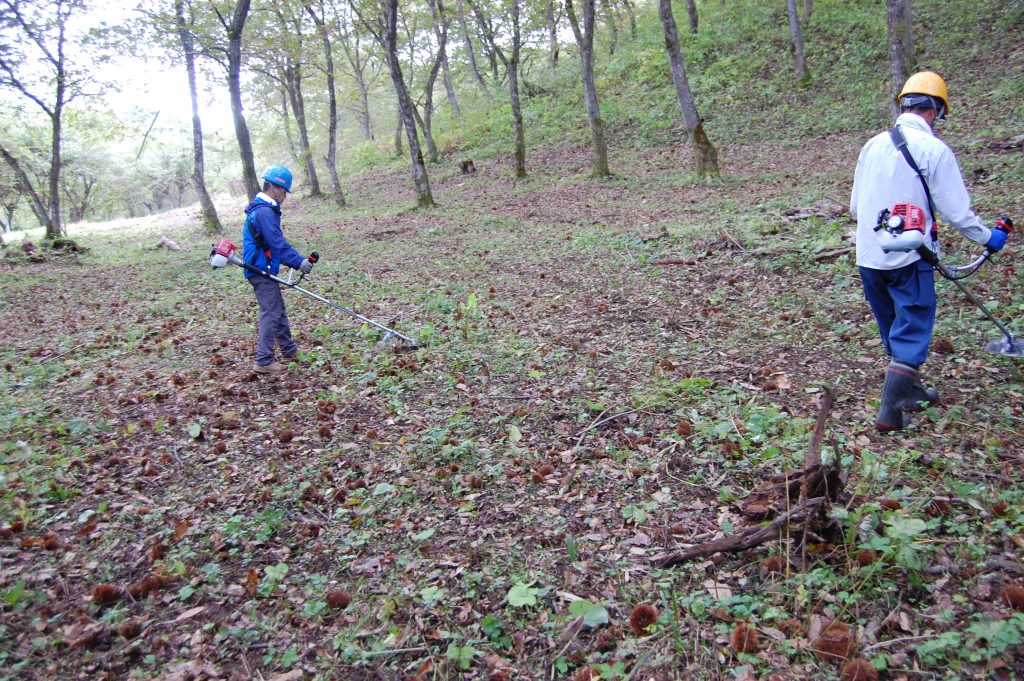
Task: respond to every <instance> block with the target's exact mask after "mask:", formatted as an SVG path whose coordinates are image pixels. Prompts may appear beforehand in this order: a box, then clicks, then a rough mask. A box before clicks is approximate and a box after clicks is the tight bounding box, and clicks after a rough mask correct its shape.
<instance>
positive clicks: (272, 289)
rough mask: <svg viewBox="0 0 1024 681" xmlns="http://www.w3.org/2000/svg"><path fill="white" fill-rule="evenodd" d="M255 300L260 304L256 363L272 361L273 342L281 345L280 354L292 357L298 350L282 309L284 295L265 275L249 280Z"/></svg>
mask: <svg viewBox="0 0 1024 681" xmlns="http://www.w3.org/2000/svg"><path fill="white" fill-rule="evenodd" d="M249 283H250V284H252V288H253V291H254V292H255V293H256V301H257V302H258V303H259V304H260V325H259V342H258V343H257V345H256V364H259V365H261V366H266V365H268V364H273V363H274V344H275V343H277V345H279V346H280V347H281V356H282V357H284V358H285V359H288V358H290V357H294V356H295V353H297V352H298V351H299V349H298V347H296V345H295V341H293V340H292V329H291V326H289V325H288V312H287V311H286V310H285V309H284V296H282V295H281V287H280V285H279V284H278V283H277V282H274V281H271V280H270V279H267V278H266V277H253V278H252V279H250V280H249Z"/></svg>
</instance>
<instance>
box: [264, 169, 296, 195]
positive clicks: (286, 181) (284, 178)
mask: <svg viewBox="0 0 1024 681" xmlns="http://www.w3.org/2000/svg"><path fill="white" fill-rule="evenodd" d="M262 179H264V180H266V181H267V182H269V183H271V184H276V185H277V186H278V187H281V188H282V189H284V190H285V191H286V192H288V193H289V194H290V193H291V191H292V171H290V170H288V169H287V168H285V167H284V166H270V167H269V168H267V169H266V170H265V171H263V178H262Z"/></svg>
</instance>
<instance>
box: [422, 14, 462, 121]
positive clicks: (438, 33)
mask: <svg viewBox="0 0 1024 681" xmlns="http://www.w3.org/2000/svg"><path fill="white" fill-rule="evenodd" d="M427 4H429V5H430V16H431V17H432V18H433V20H434V37H435V38H437V44H438V48H437V59H438V61H440V63H441V68H442V70H443V71H444V90H445V94H446V95H447V96H448V108H450V109H451V110H452V113H453V114H455V115H456V116H458V115H461V113H462V112H461V111H460V110H459V100H458V99H456V98H455V87H454V86H453V85H452V74H451V69H450V68H449V66H448V49H447V44H448V29H449V28H450V27H451V24H452V20H451V17H449V16H448V12H447V11H445V7H444V4H443V3H442V2H441V0H427ZM435 78H436V76H435ZM431 89H433V88H431Z"/></svg>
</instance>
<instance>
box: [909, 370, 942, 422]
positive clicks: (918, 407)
mask: <svg viewBox="0 0 1024 681" xmlns="http://www.w3.org/2000/svg"><path fill="white" fill-rule="evenodd" d="M938 402H939V391H938V390H936V389H935V388H926V387H925V385H924V383H922V382H921V379H920V378H915V379H914V385H913V387H912V388H911V390H910V398H909V399H908V400H907V402H906V404H904V405H903V411H906V412H910V413H912V414H913V413H917V412H919V411H924V410H925V409H927V408H928V407H930V406H932V405H933V404H938Z"/></svg>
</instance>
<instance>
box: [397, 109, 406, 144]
mask: <svg viewBox="0 0 1024 681" xmlns="http://www.w3.org/2000/svg"><path fill="white" fill-rule="evenodd" d="M397 111H398V122H397V123H396V124H395V156H401V155H402V154H403V153H404V152H405V144H404V143H403V142H402V131H403V130H404V129H405V123H404V122H403V121H402V107H398V109H397Z"/></svg>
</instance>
